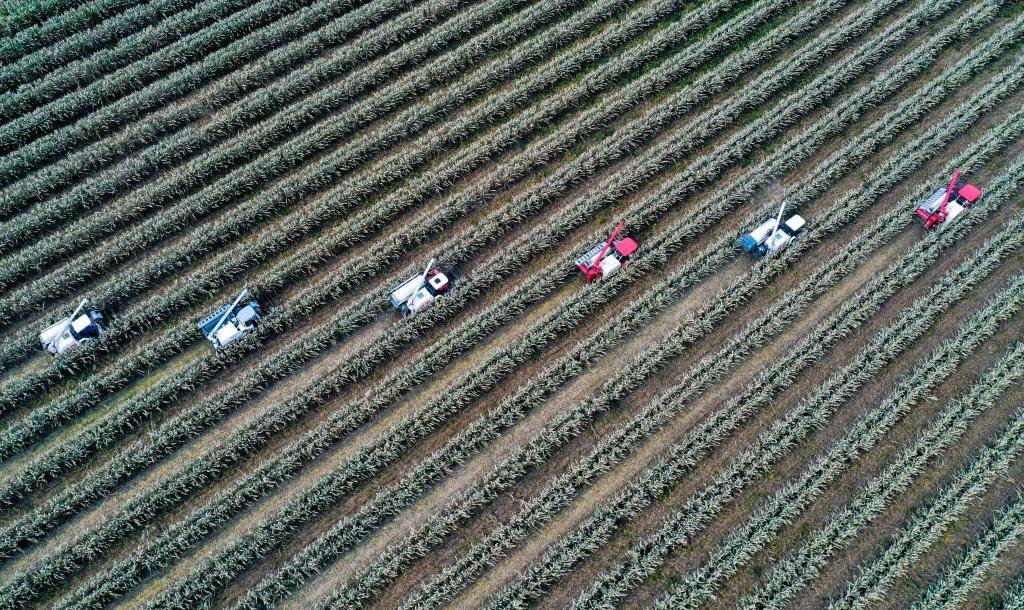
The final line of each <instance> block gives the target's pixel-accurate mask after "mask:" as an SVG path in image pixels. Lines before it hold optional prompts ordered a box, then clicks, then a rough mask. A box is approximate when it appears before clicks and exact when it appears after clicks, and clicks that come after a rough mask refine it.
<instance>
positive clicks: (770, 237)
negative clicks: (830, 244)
mask: <svg viewBox="0 0 1024 610" xmlns="http://www.w3.org/2000/svg"><path fill="white" fill-rule="evenodd" d="M980 197H981V189H980V188H978V187H977V186H975V185H974V184H971V183H969V182H967V181H965V180H963V179H961V171H960V170H959V169H957V170H956V171H955V172H953V175H952V176H951V177H950V180H949V184H948V185H947V186H946V187H944V188H939V189H936V190H935V191H934V192H933V193H931V194H930V195H929V196H928V197H927V198H926V199H925V200H924V201H923V202H921V204H920V205H919V206H918V207H917V208H916V209H915V211H914V213H915V215H916V216H917V217H918V218H919V219H920V220H921V222H922V224H923V225H924V228H925V230H928V231H930V230H932V229H935V228H936V227H941V226H943V225H945V224H946V223H949V222H951V221H953V220H954V219H956V218H957V217H958V216H960V215H961V214H963V213H964V212H965V211H966V210H967V209H968V207H969V206H970V205H971V204H973V203H975V202H976V201H977V200H978V199H979V198H980ZM785 213H786V202H785V201H783V202H782V204H781V205H780V206H779V213H778V214H777V215H776V216H774V217H772V218H768V219H766V220H765V221H764V222H762V223H761V224H759V225H758V226H757V227H755V228H754V229H753V230H751V231H750V232H748V233H746V234H744V235H743V236H741V237H740V238H739V240H738V244H739V246H740V248H741V249H742V250H743V251H745V252H748V253H750V254H752V255H753V256H754V257H755V258H756V259H758V260H761V259H763V258H765V257H767V256H771V255H773V254H776V253H778V252H781V251H782V250H784V249H785V248H786V247H788V246H789V245H790V244H792V243H793V242H794V241H796V240H797V239H798V238H799V236H800V235H801V234H802V233H803V231H804V229H805V227H806V224H807V221H806V220H805V219H804V218H803V217H802V216H800V215H799V214H796V213H793V214H790V215H789V216H785ZM784 216H785V219H784V220H783V217H784ZM624 227H625V221H620V222H619V224H618V225H617V226H616V227H615V230H614V231H612V233H611V235H610V236H609V237H608V239H607V240H606V241H605V242H603V243H598V244H595V245H594V246H593V247H592V248H591V249H590V250H588V251H587V252H586V253H585V254H583V255H582V256H580V257H579V258H577V259H576V261H575V263H576V267H577V268H578V269H579V270H580V272H581V273H582V274H583V278H584V280H585V281H586V282H587V283H588V284H589V283H591V282H593V281H594V280H599V279H604V278H609V277H611V276H613V275H615V273H617V272H618V271H619V269H621V268H622V267H624V266H625V265H627V264H628V263H629V260H630V258H631V257H632V256H634V255H635V254H636V251H637V249H638V248H639V245H638V244H637V242H636V240H635V239H633V238H632V237H622V238H618V237H619V234H620V233H621V232H622V229H623V228H624ZM454 280H455V270H454V268H453V267H451V266H450V265H437V264H436V260H435V259H430V262H429V263H427V265H426V267H425V268H424V269H423V271H421V272H417V273H416V274H414V275H412V276H410V277H409V278H407V279H406V280H405V281H403V282H402V283H400V284H399V285H398V286H396V287H395V288H394V289H393V290H392V291H391V293H390V296H389V303H390V304H391V306H392V307H393V308H395V309H396V310H397V311H399V312H400V313H401V314H402V315H403V316H413V315H416V314H418V313H420V312H423V311H425V310H427V309H428V308H429V307H430V306H431V305H433V304H434V302H435V301H437V299H438V298H440V297H441V296H443V295H444V294H445V293H447V292H448V291H449V290H450V289H451V287H452V284H453V283H454ZM251 296H252V295H251V294H250V292H249V290H248V289H247V288H243V289H242V291H241V292H239V294H238V295H237V296H236V297H235V299H234V300H233V301H232V302H231V303H229V304H227V305H224V306H222V307H220V308H219V309H217V311H215V312H213V313H212V314H210V315H209V316H207V317H205V318H203V319H202V320H201V321H200V322H199V323H198V324H197V327H198V328H199V330H200V331H201V332H202V333H203V336H204V337H206V339H207V340H208V341H210V343H212V344H213V347H214V348H215V349H218V350H219V349H222V348H224V347H225V346H227V345H229V344H230V343H232V342H233V341H235V340H236V339H238V338H240V337H242V336H244V335H245V334H246V333H248V332H250V331H252V330H253V329H255V328H256V327H257V326H258V325H259V324H260V322H261V321H262V319H263V318H262V315H263V314H262V310H261V308H260V304H259V302H258V301H256V300H255V299H250V297H251ZM246 299H249V300H248V301H246ZM243 301H246V302H243ZM88 303H89V299H82V301H81V302H80V303H79V304H78V307H77V308H76V309H75V310H74V312H73V313H72V314H71V315H70V316H68V317H66V318H63V319H61V320H59V321H57V322H55V323H54V324H51V325H50V326H48V327H46V328H45V329H44V330H43V331H42V332H41V333H40V334H39V340H40V343H41V344H42V346H43V349H44V350H45V351H46V352H48V353H50V354H52V355H55V356H56V355H59V354H64V353H66V352H70V351H73V350H75V349H78V348H79V347H81V346H82V345H83V344H85V343H87V342H89V341H91V340H93V339H96V338H98V337H100V336H101V335H102V334H103V333H104V332H106V330H107V322H106V318H105V317H104V315H103V313H102V312H101V311H99V310H97V309H90V310H88V311H85V312H84V313H83V310H84V309H85V307H86V305H87V304H88Z"/></svg>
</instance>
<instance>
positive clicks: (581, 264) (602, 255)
mask: <svg viewBox="0 0 1024 610" xmlns="http://www.w3.org/2000/svg"><path fill="white" fill-rule="evenodd" d="M625 226H626V221H625V220H622V221H619V224H618V226H616V227H615V230H614V231H612V234H611V236H610V237H609V238H608V240H607V241H605V242H604V243H598V244H595V245H594V247H592V248H591V249H590V250H587V252H586V254H584V255H583V256H581V257H579V258H577V259H576V267H577V268H579V270H580V272H581V273H583V279H584V280H586V282H587V283H588V284H589V283H591V282H593V281H594V280H597V279H603V278H608V277H611V276H613V275H615V274H616V273H617V272H618V271H619V269H621V268H622V267H623V266H625V265H626V264H627V263H628V262H629V260H630V258H631V257H632V256H633V255H634V254H636V251H637V249H638V248H639V247H640V246H639V244H637V243H636V240H634V239H633V238H632V237H623V238H622V239H615V238H616V237H618V235H619V233H620V232H621V231H622V229H623V227H625Z"/></svg>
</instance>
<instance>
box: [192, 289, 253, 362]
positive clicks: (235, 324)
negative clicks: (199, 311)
mask: <svg viewBox="0 0 1024 610" xmlns="http://www.w3.org/2000/svg"><path fill="white" fill-rule="evenodd" d="M250 296H251V295H250V293H249V289H248V288H243V289H242V291H241V292H239V293H238V296H237V297H235V300H234V301H232V302H231V303H230V304H228V305H224V306H223V307H221V308H220V309H218V310H217V311H215V312H213V313H212V314H210V315H209V316H207V317H205V318H203V319H202V320H201V321H200V322H199V324H198V325H197V326H198V327H199V330H201V331H202V333H203V336H204V337H206V338H207V339H208V340H209V341H210V343H212V344H213V347H214V348H216V349H221V348H223V347H224V346H226V345H228V344H229V343H231V342H232V341H234V340H235V339H238V338H239V337H241V336H242V335H245V334H246V333H248V332H249V331H251V330H253V329H255V328H256V327H257V326H258V325H259V323H260V322H261V321H262V319H263V317H262V312H261V311H260V304H259V303H258V302H257V301H255V300H250V301H249V302H247V303H245V304H243V303H242V301H244V300H245V299H247V298H249V297H250Z"/></svg>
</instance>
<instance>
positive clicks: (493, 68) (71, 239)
mask: <svg viewBox="0 0 1024 610" xmlns="http://www.w3.org/2000/svg"><path fill="white" fill-rule="evenodd" d="M679 4H681V2H679V1H678V0H675V1H673V2H665V3H663V4H662V5H661V6H667V7H669V10H672V9H673V8H678V6H679ZM626 6H628V2H627V0H615V1H603V2H596V3H594V4H593V5H592V6H590V7H588V8H587V9H586V10H585V11H583V13H582V14H581V15H578V16H577V17H576V18H574V19H572V20H570V21H569V22H567V23H566V24H562V25H561V26H558V27H555V28H552V29H551V30H549V31H547V32H545V33H544V34H542V35H540V36H539V37H537V38H536V39H532V40H529V41H525V42H523V43H521V44H519V45H518V46H516V47H515V48H514V50H513V52H511V53H510V54H508V55H507V56H505V57H502V58H499V59H496V60H494V61H493V62H491V64H490V65H487V66H485V67H484V68H482V69H480V70H479V71H477V72H475V73H474V74H475V76H472V77H470V78H467V79H464V80H462V81H460V82H459V83H457V84H456V85H453V86H452V87H451V88H450V89H449V90H447V91H445V92H444V93H435V94H434V95H432V96H430V97H429V98H428V99H427V100H425V101H424V102H423V103H421V104H419V105H416V106H414V107H411V108H408V109H407V110H405V111H403V112H401V113H400V114H399V115H398V116H397V117H394V119H393V120H391V121H389V122H388V123H387V125H385V126H382V128H381V129H379V130H376V131H370V132H368V133H365V134H362V135H360V136H358V137H356V138H355V139H353V140H351V141H348V142H346V143H345V145H344V146H342V147H340V148H339V149H338V150H336V151H333V152H330V153H329V154H328V155H327V156H326V157H325V158H322V159H319V163H320V164H322V165H323V166H324V167H325V168H332V169H330V171H308V172H307V171H300V172H298V173H297V174H296V175H294V176H293V177H291V178H289V179H288V180H286V181H285V182H284V183H282V184H280V185H278V186H275V187H274V190H275V191H283V193H281V194H278V195H277V197H276V198H273V197H262V198H261V197H257V198H256V199H254V200H252V201H250V202H247V204H243V206H242V207H243V209H242V210H238V211H237V212H234V213H232V214H231V217H230V218H229V219H227V220H226V221H222V222H220V223H219V225H220V226H217V227H215V228H210V229H205V230H206V231H207V232H209V233H211V234H213V235H218V234H219V233H221V232H225V233H227V234H230V235H237V234H239V233H243V232H245V231H252V230H253V229H254V226H253V225H254V223H252V218H254V217H257V218H258V217H266V216H269V215H270V214H271V213H272V212H273V211H274V210H275V209H277V208H282V209H288V208H289V207H290V205H294V199H295V196H294V195H292V198H293V199H292V200H289V199H286V198H285V194H287V193H294V191H295V190H296V189H297V188H298V186H295V185H297V184H304V183H310V184H314V185H317V186H319V187H320V188H324V187H325V186H327V185H329V184H330V183H331V182H332V181H333V180H336V178H337V175H338V174H339V173H341V172H343V171H350V170H352V169H356V168H358V167H359V165H360V164H361V163H362V162H364V161H365V160H366V159H368V158H371V157H372V156H373V155H375V154H377V153H379V152H381V151H384V150H387V148H388V147H390V146H393V145H394V144H395V143H397V142H398V141H400V140H401V139H402V138H406V137H409V136H411V135H414V134H415V133H416V132H417V131H420V130H422V129H424V128H425V127H429V126H430V125H431V124H432V123H434V122H437V121H440V120H441V119H442V118H443V117H444V116H445V114H447V113H450V112H452V111H453V110H454V109H457V108H458V107H459V106H460V105H463V104H468V103H470V102H472V101H473V99H474V98H476V97H479V96H480V95H481V93H482V92H486V91H488V90H489V89H491V88H492V87H497V86H500V85H502V84H503V81H505V80H508V79H510V78H512V77H514V76H516V75H517V74H518V73H519V72H520V71H522V70H525V69H527V68H529V67H530V65H531V64H532V63H533V62H536V61H538V60H540V59H545V58H546V55H547V54H549V53H551V52H553V51H554V50H556V49H558V48H560V47H562V46H566V45H570V44H571V43H572V42H573V41H574V40H576V39H577V38H579V37H581V36H584V35H585V34H586V33H587V31H588V30H590V29H592V28H594V27H596V26H597V25H599V24H600V23H602V22H603V21H607V20H608V19H609V18H610V17H611V16H612V15H614V14H615V13H617V12H618V11H620V10H622V9H623V8H624V7H626ZM666 12H667V11H666ZM662 14H664V13H662ZM534 18H535V19H537V17H536V16H534ZM446 29H447V28H446ZM499 29H500V28H499ZM443 33H444V32H442V34H443ZM516 33H517V34H518V36H519V37H522V36H525V35H527V34H528V33H529V32H528V31H527V32H523V31H520V32H516ZM502 34H503V33H502V32H495V33H494V35H492V36H491V39H492V40H495V39H496V40H501V36H502ZM504 35H506V36H508V35H509V34H508V33H504ZM498 48H500V44H499V45H498ZM477 52H480V51H477ZM566 54H568V55H570V57H571V56H572V55H571V54H570V53H569V52H568V51H567V52H566ZM578 55H581V56H583V57H590V54H589V53H586V52H581V53H579V54H578ZM476 59H479V58H476ZM559 59H561V60H563V61H564V58H559ZM563 61H553V63H552V64H550V65H551V67H550V68H549V69H548V70H547V71H545V72H544V74H542V75H540V76H542V78H536V77H535V76H534V75H530V76H529V77H522V78H521V79H520V80H521V81H522V80H526V79H527V78H529V79H531V80H526V83H529V85H530V87H531V91H530V92H529V93H532V94H534V95H536V94H537V93H539V92H541V91H543V90H544V89H545V88H547V87H549V86H550V85H551V84H552V83H553V82H558V81H559V80H561V79H564V78H565V77H567V76H574V75H575V73H574V72H572V71H571V70H569V69H563V68H573V69H579V67H580V66H578V65H576V64H575V63H574V62H573V61H571V60H570V61H568V62H565V63H567V64H568V65H564V64H563ZM551 72H554V74H552V73H551ZM531 81H532V82H531ZM521 84H523V83H521ZM329 94H330V92H329V91H328V92H326V93H325V95H329ZM378 97H379V98H380V99H382V100H385V103H386V104H387V107H388V108H390V107H393V103H392V102H390V101H389V100H390V99H391V98H392V96H391V94H389V92H382V94H381V95H380V96H378ZM530 97H531V96H530V95H529V94H528V93H527V92H526V91H511V92H503V93H501V94H498V95H497V96H496V98H497V99H495V100H493V101H491V100H485V101H484V103H483V104H481V105H480V106H478V107H476V108H475V109H474V110H475V112H470V113H467V114H466V115H461V116H459V117H457V118H456V119H455V125H452V126H449V127H448V128H445V127H441V126H438V127H437V128H436V129H435V130H434V131H435V133H433V134H428V136H427V137H426V138H425V139H426V140H427V142H428V143H429V144H431V145H432V146H433V148H427V149H426V150H423V149H420V150H416V151H415V154H413V152H410V151H403V152H402V153H399V154H396V155H395V157H397V158H394V157H393V158H390V159H386V160H382V161H380V162H379V163H377V166H378V167H383V168H385V169H387V170H390V171H389V172H388V173H389V181H391V182H393V181H396V180H398V179H399V178H401V177H403V176H404V175H407V174H408V173H410V172H411V171H412V170H413V169H414V168H417V167H419V166H422V165H423V164H424V163H426V161H427V160H429V159H432V158H437V155H438V154H439V152H440V150H443V149H441V147H442V146H451V145H452V144H453V143H458V142H459V141H460V140H462V139H463V138H467V137H469V136H470V135H473V134H474V132H476V131H481V130H483V129H484V128H486V127H488V126H489V125H490V124H491V123H492V122H493V121H497V120H499V119H502V118H504V117H505V116H507V115H508V114H509V113H510V112H512V111H513V110H516V109H517V108H518V107H521V106H522V105H524V104H526V103H527V101H528V100H529V99H530ZM371 99H373V98H371ZM508 100H513V103H512V104H509V102H508ZM503 102H504V103H503ZM368 103H369V105H370V108H372V107H373V105H374V104H375V102H373V101H368ZM481 106H483V107H489V108H490V109H492V110H495V111H496V112H495V113H494V114H483V113H481V112H480V110H481ZM378 115H379V112H378V111H374V110H371V109H367V108H365V107H362V106H357V107H356V108H353V109H351V110H350V111H349V112H347V113H346V114H345V115H344V116H343V117H342V119H341V121H340V123H341V125H343V127H342V128H341V129H340V131H339V132H338V133H334V132H333V131H326V133H319V134H315V135H320V136H321V137H323V138H325V139H327V138H329V139H330V141H340V140H341V138H342V137H343V136H344V135H347V134H348V133H350V132H351V131H354V130H356V129H358V126H359V125H360V124H361V123H365V122H368V121H370V120H372V119H373V118H375V116H378ZM318 130H319V128H318V129H315V130H314V131H318ZM328 134H330V135H328ZM252 136H256V137H252ZM252 136H247V137H246V139H251V140H253V141H250V142H247V144H246V146H250V145H259V144H260V140H259V137H258V133H257V134H252ZM310 137H312V136H308V137H305V138H301V139H300V140H299V141H298V142H296V143H295V144H289V145H286V149H285V150H284V151H282V152H281V154H280V155H278V156H273V155H271V156H270V158H268V159H263V160H257V161H255V162H254V164H256V165H262V164H264V163H266V164H273V165H277V166H279V167H280V169H279V172H282V173H283V172H285V171H287V170H289V169H293V168H294V165H295V163H294V162H289V163H283V162H282V161H281V160H282V159H291V158H292V157H295V156H300V154H301V155H313V154H316V153H318V152H322V151H323V150H327V151H330V148H327V149H324V148H323V147H322V146H318V147H316V148H315V149H314V148H313V147H308V148H307V149H306V151H302V148H303V147H302V144H303V142H306V141H309V139H310ZM263 144H267V143H266V142H263ZM300 151H301V153H300ZM300 158H301V156H300ZM339 168H340V169H339ZM252 173H254V172H252V171H249V172H246V171H242V172H240V173H239V174H238V175H233V176H231V177H229V178H230V179H229V182H228V186H225V187H224V189H221V192H219V193H218V195H219V196H212V197H211V196H203V194H202V193H200V194H199V195H197V196H195V197H191V198H188V199H185V200H183V201H182V202H180V203H178V204H176V205H175V206H174V207H172V208H169V209H164V210H162V211H161V212H160V213H159V215H158V216H156V217H154V218H150V219H149V220H147V221H146V222H144V223H143V224H142V225H141V226H138V227H136V228H135V230H136V231H141V232H146V233H149V234H151V235H147V236H146V237H145V238H141V239H144V241H145V243H157V242H158V241H159V240H161V239H162V238H165V237H167V236H169V235H174V234H176V232H178V231H180V228H181V226H182V223H183V220H182V218H201V217H203V216H205V215H206V214H209V213H210V211H211V210H216V209H217V208H219V207H221V206H224V205H226V204H228V203H230V202H231V201H232V200H233V199H232V198H230V197H229V196H227V195H225V194H223V192H227V191H225V189H228V188H229V187H230V186H234V187H235V188H238V185H239V184H240V183H242V181H244V180H246V179H247V177H248V178H250V179H251V174H252ZM273 178H274V176H273V174H271V175H264V176H260V177H259V178H257V180H270V179H273ZM257 184H258V183H257ZM249 190H252V191H255V187H249ZM257 192H258V191H257ZM139 198H140V197H134V198H128V199H127V200H124V201H122V202H120V203H119V204H117V205H111V206H108V207H107V208H105V209H103V210H102V211H100V212H98V213H96V214H94V215H92V216H91V217H89V218H87V219H83V220H82V221H80V222H76V223H75V224H74V225H72V226H71V227H69V228H68V229H67V230H65V231H61V232H59V233H56V234H53V235H50V236H47V237H46V238H44V239H42V240H40V241H38V242H36V244H33V245H32V246H30V247H28V248H25V249H23V250H21V251H19V252H18V253H17V254H16V255H14V256H12V257H8V258H6V259H5V260H3V261H2V262H0V265H2V266H3V267H4V269H3V272H2V273H0V286H7V285H9V284H10V282H11V281H12V280H14V279H17V278H20V277H22V276H24V275H26V274H28V273H31V272H32V271H33V270H35V269H38V268H39V267H40V266H41V265H43V264H46V263H49V262H50V261H52V260H59V259H62V258H64V257H68V256H72V255H77V254H80V253H81V252H82V251H83V250H84V249H86V248H87V247H88V246H92V245H94V244H95V243H96V242H97V241H98V240H100V239H101V238H104V237H106V236H108V235H110V234H112V233H115V232H116V231H117V230H119V229H121V228H123V227H124V226H125V225H127V224H128V223H129V222H130V221H132V220H134V219H135V218H137V217H138V216H141V215H142V214H144V213H145V211H147V209H149V208H150V207H151V206H152V204H153V203H154V201H153V200H149V201H145V200H144V202H143V203H142V205H139V203H138V199H139ZM365 198H366V196H365V195H364V196H363V197H360V198H358V199H357V202H362V201H363V200H364V199H365ZM336 213H337V214H341V213H342V211H340V210H339V211H338V212H336ZM224 225H226V226H224ZM221 241H223V240H221ZM131 249H137V248H134V247H133V248H131ZM110 255H111V256H112V257H113V260H115V261H121V260H123V259H124V258H125V254H124V252H116V253H110ZM83 256H88V257H90V258H91V257H92V256H94V255H92V254H85V255H83ZM76 260H81V257H79V258H78V259H76ZM65 268H66V265H65ZM59 273H60V272H59V271H58V274H59ZM54 281H56V282H60V281H61V280H59V279H58V280H54ZM28 290H31V286H29V287H28Z"/></svg>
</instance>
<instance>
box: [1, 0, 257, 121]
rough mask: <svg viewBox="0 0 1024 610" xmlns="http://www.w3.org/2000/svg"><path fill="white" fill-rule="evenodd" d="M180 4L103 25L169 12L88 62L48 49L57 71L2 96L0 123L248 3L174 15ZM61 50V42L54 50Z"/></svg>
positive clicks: (220, 2)
mask: <svg viewBox="0 0 1024 610" xmlns="http://www.w3.org/2000/svg"><path fill="white" fill-rule="evenodd" d="M188 3H191V4H195V0H188ZM178 4H185V6H186V7H187V6H188V4H186V3H184V2H182V0H177V3H176V4H171V5H170V6H160V7H151V6H150V5H148V4H146V5H143V6H140V7H136V8H133V9H131V10H129V11H126V12H125V13H122V14H121V15H118V16H117V17H116V18H114V19H111V20H109V21H108V22H106V23H109V24H111V25H114V24H124V23H130V22H131V21H130V20H132V19H134V18H136V17H137V15H136V13H142V14H144V15H145V14H149V15H157V14H160V13H157V11H168V10H169V12H168V13H163V14H160V17H161V19H160V21H159V23H158V24H157V25H155V26H153V27H150V28H146V29H145V30H143V31H141V32H138V33H137V34H134V35H131V36H128V37H127V38H124V39H123V40H120V41H118V43H117V44H116V45H114V46H109V47H107V48H105V49H101V50H99V51H97V52H95V53H93V54H92V55H89V56H88V57H82V58H75V57H66V56H63V55H61V54H60V49H53V48H52V47H49V48H48V49H47V50H48V51H49V50H53V51H54V52H55V53H57V54H56V56H55V57H54V60H56V61H57V62H58V63H57V64H56V65H58V66H60V69H59V70H57V71H55V72H51V73H50V74H47V75H44V76H43V77H42V78H39V79H38V80H35V81H32V82H31V83H29V84H27V85H25V86H22V87H20V88H18V90H17V91H12V92H9V93H2V94H0V122H8V121H11V120H13V119H16V118H17V117H19V116H21V115H23V114H25V113H28V112H31V111H32V110H33V109H35V108H37V107H39V106H42V105H43V104H46V103H47V102H51V101H53V100H54V99H56V98H58V97H61V96H62V95H64V94H67V93H69V92H71V91H74V90H75V89H79V88H82V87H85V86H88V85H89V84H90V83H92V82H93V81H95V80H98V79H99V78H102V77H103V76H104V75H107V74H110V73H113V72H114V71H116V70H118V69H120V68H123V67H125V66H127V65H129V64H131V63H132V62H135V61H137V60H140V59H142V58H144V57H146V56H147V55H149V54H150V53H152V52H153V51H155V50H157V49H160V48H162V47H164V46H168V45H170V44H171V43H172V42H174V41H176V40H178V39H180V38H182V37H185V36H188V35H190V34H193V33H194V32H197V31H199V30H201V29H203V28H205V27H207V26H209V25H210V24H211V23H214V22H216V21H218V20H220V19H225V18H227V17H228V16H229V15H231V14H232V13H234V12H235V11H238V10H240V9H242V8H244V7H245V6H247V5H248V4H249V3H248V2H244V1H243V0H215V1H210V2H202V3H200V4H199V6H197V7H195V8H193V9H191V10H185V11H183V12H178V13H177V14H174V13H175V10H176V9H175V7H176V6H177V5H178ZM154 9H155V10H154ZM122 27H123V25H122ZM132 27H136V26H134V25H133V26H132ZM90 32H91V31H90ZM73 42H76V41H74V40H68V41H67V43H68V44H72V43H73ZM63 45H64V43H63V42H62V43H59V44H58V45H57V46H63ZM146 76H147V77H149V78H158V77H159V76H161V74H160V73H158V72H152V73H146ZM136 78H138V76H136ZM143 84H144V81H141V80H140V81H136V87H139V86H142V85H143Z"/></svg>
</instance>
